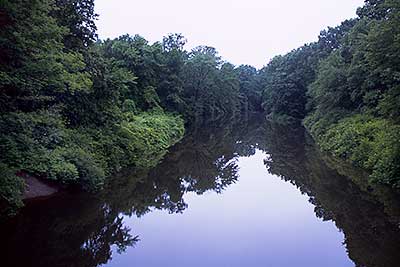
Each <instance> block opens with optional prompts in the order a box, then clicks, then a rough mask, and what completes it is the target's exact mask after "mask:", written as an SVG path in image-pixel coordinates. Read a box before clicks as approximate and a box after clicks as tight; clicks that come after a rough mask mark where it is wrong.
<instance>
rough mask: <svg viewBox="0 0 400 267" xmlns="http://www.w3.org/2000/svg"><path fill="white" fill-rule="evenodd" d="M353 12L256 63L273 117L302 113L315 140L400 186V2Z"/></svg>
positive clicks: (370, 3) (295, 117)
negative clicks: (307, 39)
mask: <svg viewBox="0 0 400 267" xmlns="http://www.w3.org/2000/svg"><path fill="white" fill-rule="evenodd" d="M357 15H358V16H357V18H355V19H351V20H346V21H344V22H343V23H341V25H339V26H337V27H334V28H328V29H327V30H324V31H322V32H321V34H320V35H319V37H318V41H316V42H313V43H310V44H306V45H304V46H302V47H300V48H298V49H295V50H293V51H291V52H290V53H288V54H286V55H284V56H277V57H275V58H273V59H272V60H271V62H270V63H269V64H268V65H267V66H266V67H264V68H263V69H261V71H260V75H261V76H262V78H261V80H262V86H263V96H262V97H263V100H262V102H263V103H262V105H263V108H264V110H265V111H266V113H267V114H268V116H269V117H270V118H271V119H274V120H277V121H280V122H292V121H299V120H303V122H304V125H305V126H306V128H307V129H308V130H309V132H310V133H311V135H312V136H313V137H314V138H315V139H316V140H317V142H318V143H319V145H320V147H321V148H322V149H323V150H326V151H328V152H330V153H332V154H333V155H335V156H337V157H341V158H343V159H345V160H347V161H349V162H352V163H353V164H354V165H356V166H358V167H361V168H364V169H367V170H368V171H370V173H371V176H370V178H371V180H372V181H376V182H381V183H385V184H388V185H391V186H393V187H396V188H399V187H400V139H399V136H400V135H399V133H400V125H399V123H400V113H399V112H400V2H399V1H396V0H366V1H365V4H364V6H363V7H361V8H359V9H358V10H357Z"/></svg>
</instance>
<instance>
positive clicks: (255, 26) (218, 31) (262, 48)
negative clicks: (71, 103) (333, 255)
mask: <svg viewBox="0 0 400 267" xmlns="http://www.w3.org/2000/svg"><path fill="white" fill-rule="evenodd" d="M185 3H187V1H185ZM211 3H212V1H211V0H205V1H203V2H202V5H201V6H196V7H197V8H198V9H197V10H198V12H193V11H192V10H191V5H190V3H189V4H186V5H184V4H183V3H182V2H181V1H179V0H172V1H168V2H163V1H154V0H153V1H148V2H146V3H144V2H141V3H132V2H130V1H129V0H115V1H112V3H111V2H110V1H106V0H97V1H95V11H96V13H97V14H99V18H98V20H97V23H96V25H97V28H98V35H99V38H100V39H103V40H104V39H108V38H111V39H113V38H116V37H118V36H121V35H123V34H129V35H135V34H139V35H140V36H142V37H144V38H145V39H146V40H148V41H149V42H150V43H154V42H157V41H162V37H163V36H166V35H168V34H170V33H180V34H182V35H183V36H185V38H186V39H187V44H186V45H185V49H187V50H188V51H190V50H191V49H192V48H194V47H196V46H199V45H207V46H211V47H214V48H216V49H217V51H218V53H219V55H220V56H221V57H222V59H223V60H225V61H228V62H230V63H232V64H234V65H236V66H238V65H251V66H254V67H256V68H257V69H260V68H262V67H263V66H265V65H267V64H268V62H269V61H270V60H271V59H272V58H273V57H275V56H277V55H283V54H286V53H288V52H290V51H292V50H293V49H296V48H298V47H300V46H302V45H304V44H307V43H311V42H313V41H316V40H317V39H318V35H319V33H320V32H321V31H322V30H324V29H326V28H327V27H335V26H337V25H339V24H340V23H341V22H342V21H344V20H346V19H350V18H354V17H356V10H357V8H358V7H360V6H362V5H363V3H364V1H363V0H351V1H349V0H338V1H329V2H328V1H318V0H308V1H303V2H293V1H291V0H282V1H280V2H279V3H278V2H276V1H271V0H267V1H262V0H250V1H246V2H242V1H238V0H232V1H228V0H223V1H219V2H218V3H213V4H214V6H211ZM155 4H157V7H155V6H154V5H155ZM132 10H139V11H140V12H136V13H135V12H132ZM222 11H224V12H222ZM283 11H285V12H286V13H284V12H283ZM131 13H132V14H131ZM137 13H138V14H137ZM203 14H207V20H205V19H203V18H204V15H203ZM264 14H266V16H264ZM238 16H241V18H243V19H241V20H237V19H236V18H237V17H238ZM177 18H178V19H177ZM143 22H146V23H143ZM274 22H275V23H274ZM276 23H280V25H279V26H278V27H277V26H276ZM135 25H139V26H135ZM271 25H273V26H272V27H271ZM293 25H297V27H293Z"/></svg>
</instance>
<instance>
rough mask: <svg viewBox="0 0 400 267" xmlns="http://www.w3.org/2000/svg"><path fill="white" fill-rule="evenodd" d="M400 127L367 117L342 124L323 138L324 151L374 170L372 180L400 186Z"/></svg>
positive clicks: (361, 116) (353, 117)
mask: <svg viewBox="0 0 400 267" xmlns="http://www.w3.org/2000/svg"><path fill="white" fill-rule="evenodd" d="M399 132H400V126H399V125H393V124H392V123H390V121H387V120H384V119H379V118H374V117H371V116H366V115H355V116H351V117H349V118H346V119H343V120H341V121H339V122H338V123H337V124H334V125H333V126H331V127H330V128H329V129H328V130H327V131H326V133H325V134H324V135H322V136H320V137H319V138H318V140H319V141H320V142H319V143H320V145H321V148H322V149H324V150H327V151H329V152H331V153H332V154H333V155H335V156H338V157H341V158H344V159H347V160H349V161H351V162H352V163H353V164H355V165H356V166H359V167H362V168H365V169H368V170H371V171H372V175H371V178H372V179H374V180H376V181H380V182H383V183H386V184H390V185H393V186H395V187H400V164H399V163H400V141H399V139H398V138H397V137H398V134H399Z"/></svg>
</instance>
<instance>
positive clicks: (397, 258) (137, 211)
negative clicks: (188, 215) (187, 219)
mask: <svg viewBox="0 0 400 267" xmlns="http://www.w3.org/2000/svg"><path fill="white" fill-rule="evenodd" d="M257 150H261V151H263V152H264V154H263V157H264V164H265V166H266V168H267V170H268V172H270V173H271V174H274V175H276V176H278V177H280V178H281V179H283V180H285V181H287V182H290V183H292V184H293V185H294V186H296V187H298V188H299V190H300V191H301V192H302V193H303V194H306V195H308V196H309V198H310V202H311V203H312V204H313V205H315V214H316V216H317V217H319V218H322V219H323V220H332V221H334V222H335V224H336V226H337V227H338V228H339V229H341V230H342V231H343V233H344V235H345V245H346V247H347V251H348V254H349V257H350V259H351V260H352V261H353V262H355V263H356V265H357V266H360V267H361V266H366V267H375V266H376V267H386V266H387V267H394V266H398V265H399V263H400V255H398V253H396V252H397V251H399V249H400V242H399V241H400V231H399V224H398V222H399V221H400V220H399V218H400V216H399V214H400V212H399V207H400V205H399V203H400V202H399V201H398V197H397V196H396V194H394V193H392V192H391V191H390V190H388V189H386V188H382V187H377V186H365V183H364V182H363V179H365V175H364V174H362V173H361V172H359V171H357V170H354V169H353V168H351V167H349V166H347V165H346V164H343V163H341V162H338V161H335V160H333V159H330V158H329V157H327V156H325V155H322V154H321V153H319V152H318V150H317V149H316V148H315V146H314V144H313V143H312V141H311V139H310V138H308V137H307V135H306V134H305V132H304V130H303V129H302V128H301V127H282V126H278V125H274V124H271V123H268V122H265V121H263V120H262V119H260V118H257V117H255V118H250V119H246V120H244V119H242V120H240V121H236V122H234V121H233V122H232V121H230V122H229V123H228V122H227V121H224V122H220V123H214V124H211V125H210V124H209V125H207V127H205V126H204V125H199V126H197V127H194V128H193V129H191V130H190V134H189V135H188V136H186V137H185V138H184V140H182V142H180V143H179V144H177V145H176V146H174V147H173V148H172V149H171V150H170V153H168V155H167V156H166V157H165V159H164V160H163V161H162V162H161V163H160V164H159V165H158V166H157V167H156V168H154V169H152V170H150V171H141V172H140V173H138V172H130V171H129V170H126V171H125V172H123V173H121V174H119V175H118V176H115V177H114V178H113V180H112V181H111V182H110V183H109V184H108V185H107V188H106V190H104V191H102V192H101V193H99V194H97V195H95V196H88V195H86V194H79V193H75V194H73V193H68V194H67V193H65V194H63V195H60V196H58V197H56V198H53V199H50V200H48V201H44V202H43V201H42V202H40V203H31V204H30V205H28V207H27V208H26V209H24V210H23V212H22V213H21V214H20V215H19V216H17V217H16V218H14V219H13V220H12V221H9V222H7V223H6V224H4V225H2V226H1V227H0V232H1V233H0V234H1V236H2V241H1V242H0V249H1V250H0V251H1V252H0V253H1V260H2V266H98V265H101V264H105V263H107V262H109V261H110V259H111V258H112V257H113V251H114V252H119V253H123V252H124V251H125V250H126V249H127V248H128V247H132V246H135V244H138V242H139V244H140V242H141V241H140V234H141V233H140V232H137V231H136V230H135V229H134V228H133V229H129V228H128V227H127V226H126V224H125V223H124V220H123V219H124V218H126V216H132V217H134V218H136V217H141V216H143V215H145V214H146V213H148V212H151V211H154V210H166V211H168V212H169V213H181V212H183V211H184V210H185V209H186V208H187V204H186V203H185V195H187V194H188V193H189V192H191V193H192V194H198V195H201V194H204V193H205V192H207V191H215V192H222V191H223V190H224V189H227V190H229V186H230V185H232V184H234V183H235V182H237V181H238V179H239V177H238V171H239V165H238V158H239V157H250V156H252V155H254V154H255V153H256V152H257ZM335 169H337V170H339V172H338V171H336V170H335ZM348 177H351V178H348ZM254 186H257V184H255V185H254ZM265 193H266V194H268V189H266V192H265ZM222 197H223V195H222ZM260 205H263V204H262V203H260ZM278 205H279V204H278ZM309 234H313V233H309ZM216 238H217V237H216ZM258 238H259V239H260V240H262V239H263V238H267V237H263V236H259V237H258ZM171 242H173V240H171ZM154 253H155V254H157V251H155V252H154ZM21 255H23V257H22V256H21Z"/></svg>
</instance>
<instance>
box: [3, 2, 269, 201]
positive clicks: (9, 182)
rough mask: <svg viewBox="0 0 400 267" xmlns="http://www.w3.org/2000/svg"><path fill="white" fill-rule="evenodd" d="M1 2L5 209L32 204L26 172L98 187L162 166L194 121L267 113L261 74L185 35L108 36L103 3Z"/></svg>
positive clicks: (94, 187)
mask: <svg viewBox="0 0 400 267" xmlns="http://www.w3.org/2000/svg"><path fill="white" fill-rule="evenodd" d="M1 3H2V4H1V6H0V16H1V18H0V51H1V53H0V112H1V113H0V134H1V135H0V155H1V157H0V167H1V173H2V177H1V179H2V181H1V185H0V201H1V202H2V205H3V203H6V205H9V204H12V205H13V206H14V207H20V206H21V205H22V202H21V196H22V193H23V191H24V183H23V179H22V178H21V177H20V176H21V175H26V174H28V175H33V176H36V177H40V178H43V179H48V180H52V181H55V182H57V183H60V184H65V185H70V184H76V185H80V186H81V187H83V188H84V189H86V190H89V191H94V190H98V189H100V188H102V187H103V184H104V183H105V181H106V179H107V177H109V176H110V175H112V174H113V173H115V172H118V171H120V170H122V169H123V168H126V167H133V168H149V167H152V166H154V165H155V164H156V163H157V162H158V161H159V160H160V159H161V158H162V157H163V155H164V154H165V152H166V150H167V148H168V147H170V146H171V145H172V144H174V143H175V142H177V141H178V140H179V139H180V138H181V137H182V136H183V133H184V122H186V123H187V124H190V123H191V122H194V121H202V120H215V119H217V118H220V117H223V116H236V115H238V114H239V113H243V112H253V111H257V110H260V107H261V104H260V101H259V95H260V94H261V90H260V87H259V86H257V85H258V79H257V77H258V76H257V75H258V71H257V70H256V69H254V68H252V67H250V66H239V67H235V66H233V65H231V64H229V63H226V62H223V61H222V60H221V58H220V57H219V56H218V53H217V51H216V50H215V49H214V48H212V47H206V46H200V47H197V48H195V49H193V50H192V51H186V50H184V45H185V43H186V39H185V38H184V37H183V36H182V35H180V34H170V35H168V36H166V37H164V39H163V40H162V41H160V42H155V43H153V44H150V43H149V42H148V41H146V40H145V39H144V38H142V37H141V36H138V35H136V36H129V35H123V36H121V37H118V38H116V39H113V40H110V39H107V40H98V39H97V34H96V25H95V20H96V18H97V15H96V14H95V12H94V1H93V0H37V1H28V2H27V1H22V0H17V1H8V0H6V1H2V2H1ZM7 203H8V204H7Z"/></svg>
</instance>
